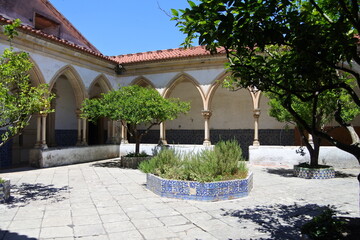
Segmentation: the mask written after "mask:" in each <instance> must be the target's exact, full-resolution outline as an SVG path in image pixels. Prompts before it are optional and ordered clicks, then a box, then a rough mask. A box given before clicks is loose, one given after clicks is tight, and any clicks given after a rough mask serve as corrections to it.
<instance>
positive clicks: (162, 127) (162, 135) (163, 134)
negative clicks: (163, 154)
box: [159, 122, 167, 145]
mask: <svg viewBox="0 0 360 240" xmlns="http://www.w3.org/2000/svg"><path fill="white" fill-rule="evenodd" d="M159 143H160V144H162V145H167V141H166V127H165V122H162V123H160V140H159Z"/></svg>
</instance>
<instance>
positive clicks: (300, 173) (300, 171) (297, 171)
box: [294, 166, 335, 179]
mask: <svg viewBox="0 0 360 240" xmlns="http://www.w3.org/2000/svg"><path fill="white" fill-rule="evenodd" d="M294 175H295V176H297V177H300V178H306V179H330V178H335V170H334V168H333V167H328V168H317V169H312V168H304V167H299V166H294Z"/></svg>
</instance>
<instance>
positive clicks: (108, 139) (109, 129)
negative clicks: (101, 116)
mask: <svg viewBox="0 0 360 240" xmlns="http://www.w3.org/2000/svg"><path fill="white" fill-rule="evenodd" d="M112 125H113V124H112V121H111V120H110V119H109V120H107V137H106V143H107V144H111V143H112V133H113V131H112V127H113V126H112Z"/></svg>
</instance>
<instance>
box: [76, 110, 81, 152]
mask: <svg viewBox="0 0 360 240" xmlns="http://www.w3.org/2000/svg"><path fill="white" fill-rule="evenodd" d="M80 113H81V112H80V111H79V110H77V111H76V117H77V141H76V146H81V129H82V127H81V122H82V120H81V117H80Z"/></svg>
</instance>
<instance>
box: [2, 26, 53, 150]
mask: <svg viewBox="0 0 360 240" xmlns="http://www.w3.org/2000/svg"><path fill="white" fill-rule="evenodd" d="M19 24H20V21H18V20H17V21H14V24H12V25H7V26H5V27H4V28H5V34H7V35H8V36H9V39H10V40H11V39H12V38H13V37H14V35H16V30H15V28H16V27H17V26H18V25H19ZM31 68H32V63H31V62H30V60H29V54H28V53H25V52H14V51H13V49H12V48H9V49H5V50H4V52H3V54H2V55H1V56H0V109H1V110H0V128H4V129H5V133H3V134H2V135H1V141H2V142H1V143H0V146H1V145H3V144H5V143H6V141H8V140H9V139H11V138H12V137H14V136H16V135H18V134H20V133H21V132H22V131H23V129H24V128H25V127H26V126H27V125H28V123H29V121H30V119H31V116H32V115H33V114H36V113H39V114H47V113H49V112H52V111H53V110H52V109H51V108H50V102H51V100H52V99H53V98H54V95H53V94H51V93H50V91H49V90H48V86H47V85H46V84H42V85H39V86H36V87H35V86H32V85H31V82H30V76H29V71H30V69H31Z"/></svg>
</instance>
